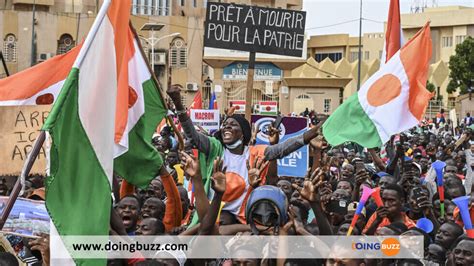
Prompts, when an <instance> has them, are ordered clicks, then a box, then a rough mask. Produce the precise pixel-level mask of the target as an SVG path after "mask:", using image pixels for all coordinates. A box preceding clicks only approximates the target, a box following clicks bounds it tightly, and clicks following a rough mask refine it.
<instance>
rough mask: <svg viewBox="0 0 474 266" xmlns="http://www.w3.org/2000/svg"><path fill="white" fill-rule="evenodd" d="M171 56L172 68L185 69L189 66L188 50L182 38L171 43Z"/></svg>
mask: <svg viewBox="0 0 474 266" xmlns="http://www.w3.org/2000/svg"><path fill="white" fill-rule="evenodd" d="M169 56H170V59H169V61H170V64H171V67H175V68H183V67H186V66H187V65H188V48H187V47H186V43H185V42H184V40H183V39H182V38H175V39H174V40H173V42H171V47H170V52H169Z"/></svg>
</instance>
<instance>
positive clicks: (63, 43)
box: [56, 34, 75, 54]
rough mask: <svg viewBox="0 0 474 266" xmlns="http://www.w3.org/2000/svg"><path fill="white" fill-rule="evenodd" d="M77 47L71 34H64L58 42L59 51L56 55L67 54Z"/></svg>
mask: <svg viewBox="0 0 474 266" xmlns="http://www.w3.org/2000/svg"><path fill="white" fill-rule="evenodd" d="M74 45H75V42H74V39H73V38H72V36H71V35H69V34H63V35H61V37H60V38H59V41H58V51H57V53H56V54H65V53H67V52H69V50H71V49H72V48H73V47H74Z"/></svg>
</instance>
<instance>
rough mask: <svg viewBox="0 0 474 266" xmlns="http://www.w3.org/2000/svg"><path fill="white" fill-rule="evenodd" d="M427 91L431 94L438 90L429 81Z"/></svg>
mask: <svg viewBox="0 0 474 266" xmlns="http://www.w3.org/2000/svg"><path fill="white" fill-rule="evenodd" d="M426 89H427V90H428V91H429V92H434V91H435V90H436V86H435V85H434V84H433V83H431V82H430V81H429V80H427V81H426Z"/></svg>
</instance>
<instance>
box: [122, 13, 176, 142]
mask: <svg viewBox="0 0 474 266" xmlns="http://www.w3.org/2000/svg"><path fill="white" fill-rule="evenodd" d="M129 24H130V28H131V29H132V32H133V36H134V38H135V40H136V41H137V45H138V47H139V48H140V49H139V50H140V53H141V55H142V57H143V59H144V60H145V62H146V65H147V67H148V70H149V71H150V73H151V77H152V80H153V82H154V83H155V86H156V87H157V88H158V92H159V93H160V96H161V101H162V103H163V106H164V107H165V108H166V109H167V110H169V107H168V104H167V103H166V100H165V99H166V97H165V94H164V93H163V88H162V86H161V84H160V82H159V81H158V79H157V78H156V76H155V72H154V71H153V69H152V68H151V66H150V62H149V61H148V58H147V57H146V55H145V52H143V47H142V44H141V42H140V39H139V38H138V34H137V31H136V30H135V28H134V27H133V25H132V22H131V21H130V22H129ZM166 119H167V120H168V124H170V125H171V127H172V128H173V131H174V132H175V134H176V136H177V137H178V147H179V150H181V151H182V150H184V139H183V136H181V134H179V133H178V129H177V127H176V125H175V124H174V121H173V118H172V117H170V116H169V115H166Z"/></svg>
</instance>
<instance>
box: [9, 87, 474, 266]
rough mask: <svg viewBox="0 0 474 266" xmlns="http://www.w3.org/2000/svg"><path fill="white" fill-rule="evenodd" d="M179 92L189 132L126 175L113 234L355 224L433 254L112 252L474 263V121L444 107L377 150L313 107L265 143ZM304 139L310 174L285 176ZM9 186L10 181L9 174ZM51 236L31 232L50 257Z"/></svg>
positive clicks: (30, 191) (323, 229)
mask: <svg viewBox="0 0 474 266" xmlns="http://www.w3.org/2000/svg"><path fill="white" fill-rule="evenodd" d="M167 93H168V96H169V97H170V99H171V100H172V102H173V108H172V109H173V110H174V113H175V115H176V116H177V118H178V120H179V126H180V127H181V128H182V132H176V131H174V130H173V128H172V127H170V126H166V127H164V128H163V129H162V130H161V132H159V136H156V137H155V138H153V141H152V143H153V145H154V146H155V147H156V149H157V150H158V151H159V152H160V153H161V154H162V157H163V165H162V167H161V169H160V171H159V176H157V177H156V178H155V179H153V180H152V181H151V182H150V184H149V186H148V187H146V188H137V187H134V186H133V185H131V184H128V183H127V182H126V181H125V180H122V179H121V178H120V177H119V176H115V177H114V195H115V197H114V198H115V202H114V208H113V212H112V215H111V234H117V235H166V234H167V235H229V236H231V235H323V236H329V235H339V236H345V235H347V234H348V231H349V230H350V231H351V235H376V236H388V235H395V236H400V235H407V236H422V237H423V239H424V259H423V260H409V259H398V260H395V259H383V260H375V259H371V260H367V259H366V260H364V259H345V258H331V259H274V260H272V259H269V260H263V259H254V257H256V256H257V257H258V252H260V251H259V250H254V249H253V248H252V247H247V248H245V247H241V248H242V249H244V250H245V251H242V253H241V254H242V258H239V259H222V258H221V259H209V260H205V261H203V260H192V259H188V260H186V259H185V258H184V259H183V258H182V256H176V260H169V259H168V260H162V259H146V260H145V259H142V260H137V261H133V262H131V261H130V260H110V263H111V264H114V265H127V264H128V265H130V264H131V263H135V264H136V265H185V264H186V265H194V264H196V265H204V264H208V265H260V264H262V265H474V254H473V253H474V239H473V238H472V237H469V236H468V235H467V234H466V230H465V229H464V222H463V220H462V217H461V215H460V210H459V208H458V207H457V206H456V205H455V204H454V203H453V199H455V198H459V197H461V196H466V195H467V196H471V200H470V201H469V210H468V211H469V214H470V218H471V221H472V220H474V207H473V204H472V198H473V197H472V191H473V190H472V186H473V183H472V179H473V174H472V169H473V167H474V159H473V155H474V130H473V124H474V121H473V119H471V118H467V119H463V120H462V121H459V122H460V123H459V126H458V127H456V128H453V126H452V125H453V123H452V121H449V119H446V118H444V114H443V115H442V116H440V117H437V118H435V119H434V120H433V121H429V120H425V121H422V122H421V123H420V125H419V126H417V127H415V128H413V129H411V130H409V131H406V132H403V133H401V134H399V135H396V136H392V139H391V141H390V142H388V143H387V144H385V145H384V146H383V147H381V148H374V149H365V148H363V147H360V146H358V145H357V144H355V143H346V144H345V145H341V146H338V147H332V146H330V145H328V143H326V141H325V139H324V136H323V134H322V130H321V125H322V123H323V121H318V120H320V119H319V118H317V117H316V115H315V113H314V112H313V111H312V112H310V111H309V110H307V112H306V111H305V112H304V113H302V114H301V115H303V116H306V117H308V118H309V119H310V121H311V126H310V128H309V129H308V130H307V131H306V132H305V133H304V134H302V135H300V136H298V137H294V138H291V139H288V140H286V141H284V142H280V141H279V130H278V128H273V127H272V126H270V127H269V129H268V140H269V142H270V145H256V144H255V143H256V142H255V138H256V133H257V132H256V129H255V127H253V126H252V125H251V124H250V123H249V121H247V120H246V119H245V118H244V116H242V115H239V114H234V113H233V110H232V109H231V110H226V115H225V116H224V117H223V121H222V123H221V125H222V126H221V128H220V130H219V131H217V132H214V133H213V134H212V135H211V134H209V133H207V132H205V131H202V130H199V128H196V127H195V126H194V125H193V123H192V121H191V120H190V118H189V116H188V114H187V110H186V108H185V106H184V105H183V103H182V102H181V95H180V87H179V86H172V87H171V88H170V89H168V91H167ZM440 113H444V112H440ZM441 117H443V119H440V118H441ZM467 117H470V116H469V115H467ZM179 134H182V135H181V136H182V137H183V138H184V140H185V141H184V145H180V141H179V138H178V135H179ZM304 145H309V147H310V149H309V150H310V157H309V166H310V169H308V171H307V173H306V176H300V177H288V176H281V175H279V173H278V167H277V159H280V158H283V157H285V156H287V155H288V154H290V153H292V152H293V151H296V150H298V149H299V148H301V147H303V146H304ZM181 146H182V147H181ZM180 148H181V149H180ZM436 161H438V162H439V161H441V162H444V163H445V167H444V168H443V176H442V179H443V186H444V191H443V192H442V194H443V195H440V191H439V189H438V187H437V180H436V176H434V177H433V175H430V171H432V170H430V169H431V168H432V164H433V163H434V162H436ZM137 167H140V166H139V165H137ZM27 182H28V183H27V186H28V187H27V195H26V196H27V197H28V196H32V197H33V198H34V199H37V200H44V188H42V186H43V184H42V183H41V180H38V178H35V179H33V180H29V181H27ZM0 187H1V190H2V191H3V190H5V191H6V188H3V187H4V184H3V183H2V184H0ZM364 187H368V188H372V189H378V190H379V193H380V197H381V200H382V204H377V202H376V200H375V199H374V198H372V197H371V198H370V199H369V200H368V201H367V202H366V203H365V205H364V206H363V208H362V211H361V212H360V215H359V219H358V220H357V223H356V224H355V226H354V227H353V228H352V227H351V221H352V219H353V217H354V214H355V212H356V210H357V209H358V205H359V202H360V198H361V195H362V192H363V190H364ZM361 204H362V203H361ZM221 205H223V207H222V208H221ZM441 205H443V207H442V206H441ZM441 209H443V210H441ZM420 219H428V220H429V221H431V223H432V224H433V227H434V228H433V229H432V230H429V231H428V230H426V229H425V228H423V227H420V226H419V225H417V222H418V221H419V220H420ZM41 240H44V241H41ZM45 243H46V244H45ZM47 243H48V241H47V236H43V237H42V238H40V239H39V240H35V241H32V242H31V245H32V249H35V250H38V251H39V252H40V253H41V255H42V256H43V260H44V263H46V264H47V262H48V260H49V255H48V253H49V252H50V251H49V249H48V245H47ZM51 252H53V251H51ZM301 252H311V250H310V249H302V251H301ZM246 254H247V255H246ZM248 254H251V255H248ZM2 256H3V255H2ZM0 260H1V259H0Z"/></svg>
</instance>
